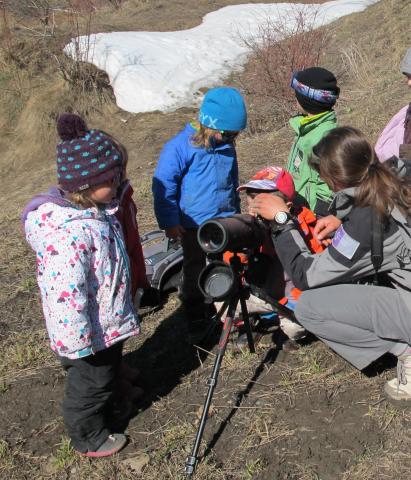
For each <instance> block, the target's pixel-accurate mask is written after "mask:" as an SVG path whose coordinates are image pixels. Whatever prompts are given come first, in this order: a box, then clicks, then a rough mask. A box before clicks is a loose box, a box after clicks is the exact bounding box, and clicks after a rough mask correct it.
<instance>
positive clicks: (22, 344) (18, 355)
mask: <svg viewBox="0 0 411 480" xmlns="http://www.w3.org/2000/svg"><path fill="white" fill-rule="evenodd" d="M53 360H55V359H54V356H53V353H52V352H51V350H50V346H49V344H48V338H47V333H46V331H45V330H43V329H42V330H40V331H37V332H27V331H26V332H21V333H19V334H18V335H16V336H15V337H14V339H13V342H10V343H9V344H8V345H6V346H5V347H4V349H3V355H2V363H1V364H0V375H1V376H3V377H5V376H7V377H11V376H18V374H19V372H21V371H22V370H24V369H27V368H30V369H33V368H37V367H45V366H49V365H51V364H52V363H53Z"/></svg>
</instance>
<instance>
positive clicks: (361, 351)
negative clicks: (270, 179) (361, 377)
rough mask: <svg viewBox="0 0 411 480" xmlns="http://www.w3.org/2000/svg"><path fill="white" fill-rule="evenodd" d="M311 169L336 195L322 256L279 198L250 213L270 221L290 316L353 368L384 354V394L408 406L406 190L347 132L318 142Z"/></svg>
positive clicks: (410, 197)
mask: <svg viewBox="0 0 411 480" xmlns="http://www.w3.org/2000/svg"><path fill="white" fill-rule="evenodd" d="M312 163H313V164H314V163H315V165H316V168H317V169H318V172H319V174H320V176H321V178H322V179H323V180H324V181H325V182H326V183H327V185H328V186H329V187H330V188H331V189H332V190H333V191H334V192H336V196H335V199H334V202H333V205H332V208H333V209H334V212H333V213H334V214H335V215H337V216H338V218H340V219H341V220H342V224H341V225H340V226H339V228H338V229H337V230H336V232H335V235H334V237H333V239H332V243H331V244H330V246H329V247H328V248H327V249H326V250H325V251H324V252H322V253H320V254H312V253H310V251H309V250H308V248H307V246H306V244H305V243H304V241H303V239H302V238H301V236H300V234H299V232H298V231H297V229H296V228H295V226H294V224H293V222H292V221H291V220H289V216H288V210H287V206H286V204H285V202H284V201H282V199H281V198H279V197H275V196H272V195H266V194H262V195H259V196H257V197H256V198H255V199H254V206H253V207H254V210H255V211H256V213H257V214H259V215H260V216H262V217H263V218H265V219H267V220H270V221H271V232H272V238H273V242H274V246H275V249H276V251H277V254H278V256H279V258H280V260H281V262H282V264H283V266H284V268H285V270H286V271H287V273H288V274H289V275H290V277H291V278H292V280H293V282H294V284H295V285H296V286H297V287H298V288H300V289H301V290H304V293H303V294H302V296H301V297H300V300H299V303H298V305H297V309H296V312H295V314H296V317H297V319H298V321H299V322H300V323H301V325H303V326H304V327H305V328H306V329H307V330H309V331H310V332H312V333H314V334H315V335H316V336H317V337H318V338H320V339H321V340H323V341H324V342H325V343H326V344H327V345H329V346H330V347H331V348H332V349H333V350H335V351H336V352H337V353H338V354H339V355H341V356H342V357H343V358H345V359H346V360H347V361H349V362H350V363H351V364H353V365H354V366H355V367H357V368H358V369H363V368H365V367H366V366H367V365H369V364H370V363H372V362H373V361H374V360H376V359H377V358H379V357H380V356H381V355H383V354H385V353H387V352H391V353H392V354H394V355H396V356H397V357H398V376H397V378H395V379H393V380H391V381H389V382H387V383H386V385H385V392H386V394H387V395H388V396H389V397H390V398H391V399H394V400H407V401H411V347H410V344H411V259H410V252H411V223H410V213H411V191H410V189H409V186H408V185H407V184H406V183H405V182H403V181H402V180H400V179H399V178H397V177H396V176H395V174H394V173H393V172H392V171H390V170H389V169H388V168H387V167H385V166H384V165H383V164H381V163H379V161H378V159H377V158H376V155H375V153H374V150H373V148H372V147H371V145H370V143H369V142H368V141H367V139H366V138H365V136H364V135H363V134H362V133H361V132H360V131H358V130H356V129H354V128H350V127H342V128H336V129H335V130H333V131H331V132H330V133H329V134H328V135H327V136H326V137H324V138H323V139H322V140H321V141H320V143H319V144H318V145H317V146H316V147H315V149H314V158H313V161H312ZM373 230H374V234H373V233H372V232H373ZM373 242H374V247H372V244H373ZM381 246H382V262H381V261H380V262H378V263H380V265H377V262H376V259H377V257H379V259H380V260H381V256H380V255H377V254H378V253H379V248H378V247H381ZM373 260H374V262H373ZM376 267H378V268H377V270H378V277H379V281H378V285H374V284H373V283H372V282H371V284H370V282H366V283H364V280H365V279H366V278H369V277H371V278H372V277H373V276H376V273H375V272H376ZM361 280H363V283H362V284H358V283H357V282H361ZM382 285H384V286H382Z"/></svg>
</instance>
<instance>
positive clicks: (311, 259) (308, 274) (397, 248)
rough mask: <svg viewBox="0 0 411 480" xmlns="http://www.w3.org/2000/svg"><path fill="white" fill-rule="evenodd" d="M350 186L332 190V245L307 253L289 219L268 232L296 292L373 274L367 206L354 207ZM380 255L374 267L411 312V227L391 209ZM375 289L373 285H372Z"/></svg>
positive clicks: (368, 210) (369, 212)
mask: <svg viewBox="0 0 411 480" xmlns="http://www.w3.org/2000/svg"><path fill="white" fill-rule="evenodd" d="M354 193H355V191H354V189H346V190H342V191H340V192H338V193H337V195H336V197H335V199H334V202H333V207H334V214H336V215H337V216H338V217H339V218H340V219H342V222H343V223H342V225H341V226H340V227H339V229H338V230H337V231H336V233H335V235H334V238H333V241H332V244H331V245H330V246H329V247H328V248H327V249H326V250H325V251H324V252H322V253H319V254H312V253H311V252H310V251H309V249H308V248H307V246H306V244H305V242H304V240H303V238H302V237H301V235H300V233H299V231H298V230H297V228H296V227H295V226H294V225H293V223H292V222H291V221H290V222H289V223H288V224H287V225H286V226H285V227H284V228H283V229H282V230H279V231H277V232H275V231H273V232H272V239H273V243H274V246H275V249H276V252H277V254H278V256H279V258H280V260H281V263H282V264H283V267H284V269H285V271H286V272H287V273H288V275H289V276H290V277H291V279H292V281H293V283H294V284H295V286H296V287H297V288H299V289H301V290H307V289H310V288H316V287H321V286H325V285H333V284H342V283H352V282H356V281H358V280H360V279H363V278H365V277H368V276H372V275H373V274H374V266H373V263H372V260H371V216H372V215H371V213H372V210H371V207H364V208H360V207H355V206H354ZM383 253H384V259H383V263H382V265H381V268H380V270H379V271H380V272H381V273H385V274H386V275H387V277H388V278H389V280H390V281H391V283H392V285H393V287H394V288H396V289H398V291H399V292H400V294H401V296H402V298H403V300H404V301H405V303H406V305H407V306H408V308H409V310H410V312H411V226H410V224H409V223H407V219H406V218H405V217H404V215H402V213H401V212H400V211H399V210H398V209H396V208H395V209H394V210H393V211H392V212H391V215H390V217H389V220H388V223H387V225H386V228H385V229H384V234H383ZM377 288H378V287H377Z"/></svg>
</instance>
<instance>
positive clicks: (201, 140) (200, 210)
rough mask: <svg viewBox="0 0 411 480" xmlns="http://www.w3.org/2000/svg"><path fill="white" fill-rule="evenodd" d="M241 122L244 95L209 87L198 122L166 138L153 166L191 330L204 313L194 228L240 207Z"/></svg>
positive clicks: (201, 259)
mask: <svg viewBox="0 0 411 480" xmlns="http://www.w3.org/2000/svg"><path fill="white" fill-rule="evenodd" d="M246 124H247V112H246V107H245V103H244V99H243V97H242V96H241V94H240V93H239V92H238V91H237V90H236V89H235V88H230V87H218V88H213V89H211V90H209V91H208V92H207V94H206V95H205V97H204V100H203V102H202V104H201V107H200V111H199V115H198V122H194V123H190V124H187V125H186V127H185V129H184V130H183V131H181V132H180V133H178V134H177V135H176V136H175V137H174V138H172V139H171V140H170V141H169V142H167V143H166V145H165V146H164V148H163V150H162V152H161V154H160V159H159V161H158V164H157V168H156V170H155V172H154V178H153V195H154V210H155V214H156V217H157V221H158V224H159V226H160V228H161V229H164V230H165V232H166V235H167V236H168V237H169V238H172V239H181V241H182V246H183V252H184V261H183V277H184V278H183V285H182V302H183V307H184V308H185V312H186V316H187V318H189V320H190V322H189V329H190V330H191V329H193V330H196V329H197V328H198V326H200V328H201V323H202V321H203V320H204V319H206V316H207V315H206V308H205V305H204V298H203V296H202V295H201V293H200V290H199V289H198V286H197V280H198V275H199V273H200V271H201V269H202V268H203V267H204V265H205V254H204V252H203V251H202V250H201V248H200V246H199V245H198V242H197V229H198V226H199V225H200V224H201V223H203V222H204V221H205V220H208V219H210V218H212V217H228V216H230V215H233V214H235V213H239V211H240V198H239V195H238V193H237V191H236V190H237V187H238V165H237V155H236V151H235V139H236V137H237V135H238V133H239V132H240V130H243V129H244V128H245V127H246Z"/></svg>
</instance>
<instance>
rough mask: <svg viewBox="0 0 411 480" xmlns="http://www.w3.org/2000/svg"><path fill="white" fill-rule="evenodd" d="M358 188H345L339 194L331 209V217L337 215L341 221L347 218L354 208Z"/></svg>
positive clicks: (336, 195)
mask: <svg viewBox="0 0 411 480" xmlns="http://www.w3.org/2000/svg"><path fill="white" fill-rule="evenodd" d="M355 194H356V188H355V187H350V188H345V189H344V190H340V191H339V192H337V193H336V194H335V196H334V198H333V201H332V202H331V205H330V207H329V212H330V214H331V215H335V216H336V217H337V218H339V219H340V220H341V219H343V218H344V217H346V216H347V215H348V214H349V213H350V212H351V210H352V209H353V207H354V199H355Z"/></svg>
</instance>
